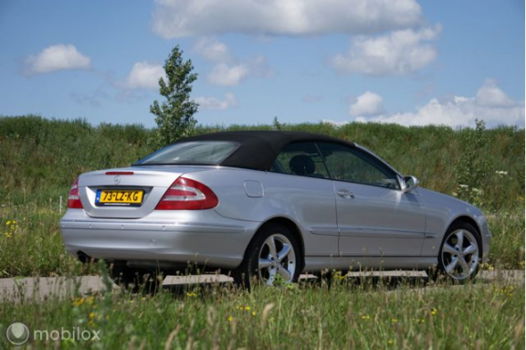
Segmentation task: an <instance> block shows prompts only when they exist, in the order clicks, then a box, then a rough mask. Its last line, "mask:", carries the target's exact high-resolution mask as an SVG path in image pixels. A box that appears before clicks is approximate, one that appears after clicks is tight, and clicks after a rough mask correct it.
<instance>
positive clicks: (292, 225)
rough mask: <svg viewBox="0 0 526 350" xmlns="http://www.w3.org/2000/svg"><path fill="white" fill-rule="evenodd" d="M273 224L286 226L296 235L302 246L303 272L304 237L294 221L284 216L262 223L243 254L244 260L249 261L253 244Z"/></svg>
mask: <svg viewBox="0 0 526 350" xmlns="http://www.w3.org/2000/svg"><path fill="white" fill-rule="evenodd" d="M272 224H279V225H283V226H286V227H287V228H289V229H290V232H291V233H292V234H293V235H294V237H295V238H296V239H297V240H298V243H299V245H300V247H299V248H300V253H301V259H300V262H301V270H303V267H304V266H305V243H304V242H303V235H302V234H301V230H300V228H299V226H298V224H296V223H295V222H294V221H293V220H291V219H290V218H287V217H284V216H275V217H272V218H269V219H267V220H266V221H264V222H262V223H261V225H259V227H258V228H257V230H256V231H255V233H254V235H253V236H252V238H251V239H250V242H249V243H248V245H247V247H246V248H245V252H244V254H243V260H245V259H247V254H248V252H249V250H250V248H251V247H252V244H253V242H254V240H255V238H256V237H257V235H258V234H259V233H260V232H261V230H262V229H264V228H265V227H266V226H268V225H272Z"/></svg>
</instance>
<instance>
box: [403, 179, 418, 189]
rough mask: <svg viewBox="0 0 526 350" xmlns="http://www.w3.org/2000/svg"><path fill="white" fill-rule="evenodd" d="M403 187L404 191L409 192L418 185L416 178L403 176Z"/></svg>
mask: <svg viewBox="0 0 526 350" xmlns="http://www.w3.org/2000/svg"><path fill="white" fill-rule="evenodd" d="M404 182H405V187H404V189H403V191H404V192H410V191H412V190H413V189H414V188H415V187H417V186H418V179H417V178H416V177H414V176H404Z"/></svg>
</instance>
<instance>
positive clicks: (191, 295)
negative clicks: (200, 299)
mask: <svg viewBox="0 0 526 350" xmlns="http://www.w3.org/2000/svg"><path fill="white" fill-rule="evenodd" d="M186 296H187V297H196V296H197V293H195V292H186Z"/></svg>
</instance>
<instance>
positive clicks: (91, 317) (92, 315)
mask: <svg viewBox="0 0 526 350" xmlns="http://www.w3.org/2000/svg"><path fill="white" fill-rule="evenodd" d="M88 317H89V319H90V320H93V319H94V318H95V317H97V314H96V313H94V312H90V313H89V315H88Z"/></svg>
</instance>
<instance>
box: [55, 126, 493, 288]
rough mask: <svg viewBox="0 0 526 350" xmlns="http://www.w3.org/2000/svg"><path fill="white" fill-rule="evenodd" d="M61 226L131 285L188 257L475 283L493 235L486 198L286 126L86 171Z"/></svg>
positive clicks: (197, 262) (280, 275) (273, 275)
mask: <svg viewBox="0 0 526 350" xmlns="http://www.w3.org/2000/svg"><path fill="white" fill-rule="evenodd" d="M60 225H61V229H62V234H63V238H64V242H65V246H66V248H67V250H68V251H69V252H70V253H71V254H74V255H75V256H77V257H78V258H79V259H80V260H82V261H89V260H103V261H105V262H107V263H108V265H110V266H112V271H113V272H112V273H113V276H114V278H115V279H116V280H117V281H119V282H124V283H131V281H133V280H134V279H136V278H137V276H143V275H144V274H146V273H152V272H153V273H159V272H162V273H172V272H175V271H184V270H185V269H186V268H187V267H188V266H194V267H199V268H200V269H201V271H208V270H215V271H217V270H221V271H223V272H224V273H228V274H231V275H232V276H233V277H234V281H235V282H237V283H241V284H244V285H248V284H249V283H250V282H251V281H254V280H258V281H260V282H261V283H266V284H273V283H274V282H275V281H276V280H281V281H284V282H293V281H296V280H297V279H298V276H299V275H300V273H302V272H311V273H319V272H320V271H322V270H324V269H331V270H332V269H334V270H344V271H349V270H352V269H383V270H391V269H420V270H427V269H430V268H434V267H436V269H435V270H438V271H440V272H442V274H443V275H445V276H447V277H449V278H451V279H453V280H456V281H465V280H468V279H470V278H472V277H474V276H475V274H476V273H477V270H478V268H479V265H480V264H481V262H482V259H484V258H486V256H487V254H488V249H489V243H490V232H489V230H488V225H487V222H486V218H485V217H484V215H483V214H482V213H481V211H480V210H479V209H477V208H476V207H474V206H472V205H470V204H468V203H466V202H463V201H460V200H458V199H456V198H453V197H450V196H447V195H444V194H441V193H437V192H433V191H430V190H427V189H424V188H421V187H419V186H418V181H417V179H416V178H415V177H413V176H403V175H401V174H400V173H399V172H397V171H396V170H395V169H394V168H393V167H391V166H390V165H389V164H387V163H386V162H385V161H384V160H382V159H381V158H380V157H378V156H376V155H375V154H373V153H372V152H371V151H369V150H367V149H366V148H365V147H362V146H360V145H358V144H356V143H352V142H347V141H343V140H340V139H336V138H332V137H329V136H324V135H317V134H310V133H303V132H284V131H237V132H220V133H213V134H206V135H200V136H195V137H189V138H185V139H181V140H180V141H178V142H176V143H174V144H172V145H170V146H167V147H165V148H162V149H161V150H159V151H157V152H155V153H152V154H150V155H148V156H146V157H145V158H143V159H141V160H139V161H137V162H136V163H134V164H133V165H131V166H130V167H126V168H118V169H107V170H98V171H92V172H88V173H84V174H81V175H80V176H79V177H78V179H77V180H75V182H74V183H73V185H72V187H71V190H70V192H69V197H68V210H67V212H66V214H65V215H64V217H63V218H62V220H61V222H60Z"/></svg>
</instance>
